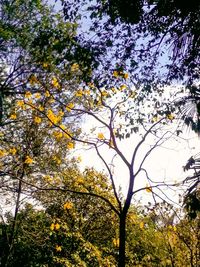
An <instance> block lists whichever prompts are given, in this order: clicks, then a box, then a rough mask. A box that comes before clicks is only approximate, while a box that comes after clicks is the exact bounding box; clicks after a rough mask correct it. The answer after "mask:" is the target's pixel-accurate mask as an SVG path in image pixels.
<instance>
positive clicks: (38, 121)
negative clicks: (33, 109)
mask: <svg viewBox="0 0 200 267" xmlns="http://www.w3.org/2000/svg"><path fill="white" fill-rule="evenodd" d="M41 121H42V119H41V118H40V117H35V118H34V122H35V123H38V124H40V123H41Z"/></svg>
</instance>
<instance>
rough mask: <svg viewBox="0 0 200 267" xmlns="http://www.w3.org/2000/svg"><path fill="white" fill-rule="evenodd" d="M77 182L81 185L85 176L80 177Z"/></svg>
mask: <svg viewBox="0 0 200 267" xmlns="http://www.w3.org/2000/svg"><path fill="white" fill-rule="evenodd" d="M76 182H77V184H79V185H81V184H84V180H83V178H78V179H77V181H76Z"/></svg>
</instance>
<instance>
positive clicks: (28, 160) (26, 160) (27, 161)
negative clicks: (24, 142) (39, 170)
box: [24, 156, 33, 164]
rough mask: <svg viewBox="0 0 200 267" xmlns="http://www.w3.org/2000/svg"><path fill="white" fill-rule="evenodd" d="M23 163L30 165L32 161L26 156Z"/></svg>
mask: <svg viewBox="0 0 200 267" xmlns="http://www.w3.org/2000/svg"><path fill="white" fill-rule="evenodd" d="M24 163H26V164H32V163H33V159H32V158H31V157H29V156H26V159H25V161H24Z"/></svg>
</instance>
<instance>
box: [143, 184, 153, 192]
mask: <svg viewBox="0 0 200 267" xmlns="http://www.w3.org/2000/svg"><path fill="white" fill-rule="evenodd" d="M145 190H146V192H147V193H151V192H152V188H151V187H150V186H148V185H146V189H145Z"/></svg>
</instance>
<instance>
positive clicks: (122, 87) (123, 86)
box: [119, 84, 127, 91]
mask: <svg viewBox="0 0 200 267" xmlns="http://www.w3.org/2000/svg"><path fill="white" fill-rule="evenodd" d="M126 88H127V86H126V85H125V84H122V85H121V86H120V87H119V90H120V91H122V90H124V89H126Z"/></svg>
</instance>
